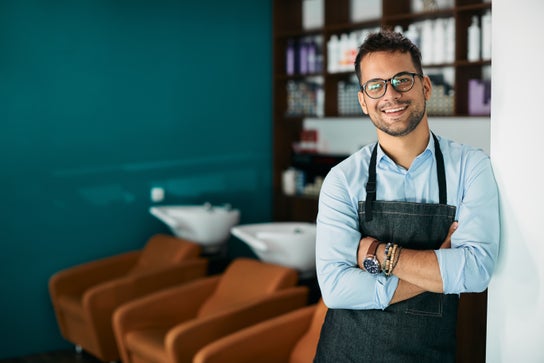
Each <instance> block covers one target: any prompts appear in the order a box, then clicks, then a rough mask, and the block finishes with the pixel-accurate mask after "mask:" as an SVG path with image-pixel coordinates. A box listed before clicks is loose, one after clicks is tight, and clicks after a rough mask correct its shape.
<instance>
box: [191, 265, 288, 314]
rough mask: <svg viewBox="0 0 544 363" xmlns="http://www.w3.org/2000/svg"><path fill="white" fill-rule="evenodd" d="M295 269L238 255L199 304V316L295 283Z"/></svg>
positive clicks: (248, 300) (231, 306) (222, 309)
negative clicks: (211, 292)
mask: <svg viewBox="0 0 544 363" xmlns="http://www.w3.org/2000/svg"><path fill="white" fill-rule="evenodd" d="M297 282H298V272H297V271H296V270H295V269H292V268H289V267H284V266H280V265H274V264H270V263H265V262H261V261H259V260H255V259H248V258H238V259H236V260H234V261H233V262H231V264H230V265H229V266H228V267H227V269H226V270H225V272H224V273H223V275H222V276H221V279H220V281H219V284H218V285H217V288H216V289H215V291H214V293H213V294H212V295H211V296H210V298H208V300H207V301H206V302H205V303H204V304H203V305H202V306H201V308H200V310H199V312H198V316H199V317H201V316H207V315H211V314H215V313H218V312H221V311H224V310H228V309H230V308H233V307H236V306H239V305H242V304H245V303H247V302H250V301H253V300H255V299H257V298H260V297H262V296H266V295H268V294H270V293H273V292H275V291H278V290H281V289H284V288H287V287H292V286H295V284H296V283H297Z"/></svg>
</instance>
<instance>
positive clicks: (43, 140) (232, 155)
mask: <svg viewBox="0 0 544 363" xmlns="http://www.w3.org/2000/svg"><path fill="white" fill-rule="evenodd" d="M271 17H272V11H271V1H270V0H266V1H262V0H259V1H247V0H230V1H221V0H208V1H185V0H177V1H174V0H171V1H168V0H130V1H128V0H127V1H123V0H41V1H40V0H3V1H0V125H1V126H0V155H1V157H0V171H1V173H2V175H1V177H0V183H1V184H0V203H1V207H0V213H1V215H0V243H1V244H2V253H1V254H0V255H1V257H0V276H1V277H0V279H1V283H0V291H1V292H2V298H1V299H0V314H1V319H0V320H1V324H0V335H1V336H2V340H0V358H4V357H12V356H19V355H25V354H31V353H36V352H41V351H48V350H55V349H60V348H67V347H69V346H70V345H69V344H68V343H67V342H66V341H64V340H63V339H62V338H61V336H60V334H59V332H58V328H57V325H56V322H55V318H54V314H53V310H52V307H51V303H50V300H49V294H48V290H47V283H48V279H49V277H50V276H51V275H52V274H53V273H54V272H56V271H58V270H60V269H63V268H66V267H68V266H71V265H74V264H77V263H81V262H84V261H89V260H92V259H96V258H99V257H103V256H108V255H111V254H115V253H118V252H121V251H126V250H129V249H135V248H140V247H141V246H142V245H143V244H144V243H145V241H146V240H147V238H148V237H150V236H151V235H152V234H154V233H157V232H168V230H167V229H166V227H165V225H164V224H162V223H161V222H160V221H158V220H156V219H155V218H154V217H152V216H151V215H150V214H149V212H148V209H149V206H150V205H151V201H150V197H149V192H150V188H151V187H152V186H162V187H164V188H165V189H166V199H165V201H164V204H171V203H172V204H173V203H183V204H193V203H197V204H200V203H204V202H206V201H210V202H212V203H214V204H218V203H231V204H232V205H233V206H234V207H236V208H240V209H241V211H242V223H251V222H259V221H266V220H269V219H270V218H271V214H272V213H271V204H272V203H271V194H272V193H271V184H272V182H271V179H272V178H271V173H272V171H271V161H272V151H271V139H272V136H271V135H272V132H271V130H272V126H271V122H272V117H271V114H272V111H271V109H272V104H271V99H272V94H271V93H272V92H271V87H272V81H271V73H272V72H271V68H272V64H271V62H272V61H271V53H272V52H271V48H272V44H271V27H272V26H271ZM229 248H230V250H229V251H230V252H229V253H230V254H231V256H236V255H244V254H247V253H248V250H247V248H246V247H245V246H244V245H242V243H241V242H239V241H233V239H232V238H231V240H230V241H229Z"/></svg>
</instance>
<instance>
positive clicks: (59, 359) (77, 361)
mask: <svg viewBox="0 0 544 363" xmlns="http://www.w3.org/2000/svg"><path fill="white" fill-rule="evenodd" d="M0 363H101V361H99V360H98V359H96V358H94V357H93V356H91V355H89V354H87V353H85V352H82V353H77V352H76V351H75V350H74V349H69V350H59V351H54V352H47V353H39V354H34V355H28V356H25V357H18V358H9V359H0Z"/></svg>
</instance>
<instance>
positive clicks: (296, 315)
mask: <svg viewBox="0 0 544 363" xmlns="http://www.w3.org/2000/svg"><path fill="white" fill-rule="evenodd" d="M314 312H315V306H307V307H304V308H300V309H297V310H295V311H292V312H290V313H286V314H283V315H280V316H278V317H276V318H272V319H269V320H265V321H263V322H261V323H258V324H256V325H253V326H249V327H248V328H245V329H242V330H240V331H237V332H235V333H233V334H230V335H227V336H225V337H223V338H220V339H219V340H216V341H214V342H213V343H210V344H208V345H206V346H204V348H202V349H201V350H200V351H198V353H197V354H196V356H195V357H194V359H193V363H223V362H237V363H254V362H259V363H277V362H288V361H289V356H290V354H291V352H292V350H293V348H294V346H295V345H296V344H297V342H298V341H299V339H300V338H301V337H302V336H303V335H304V333H305V332H306V331H307V330H308V328H309V326H310V324H311V322H312V318H313V315H314Z"/></svg>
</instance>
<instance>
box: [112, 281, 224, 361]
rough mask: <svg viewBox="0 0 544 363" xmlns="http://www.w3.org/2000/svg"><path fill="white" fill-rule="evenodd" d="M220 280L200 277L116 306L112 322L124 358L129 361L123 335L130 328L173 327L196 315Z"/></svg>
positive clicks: (122, 359) (123, 359) (120, 352)
mask: <svg viewBox="0 0 544 363" xmlns="http://www.w3.org/2000/svg"><path fill="white" fill-rule="evenodd" d="M219 280H220V276H212V277H206V278H201V279H198V280H196V281H193V282H188V283H186V284H183V285H181V286H176V287H171V288H168V289H164V290H160V291H157V292H155V293H152V294H150V295H146V296H144V297H141V298H139V299H136V300H133V301H131V302H128V303H126V304H124V305H122V306H121V307H119V308H118V309H116V310H115V312H114V313H113V318H112V325H113V332H114V335H115V340H116V342H117V347H118V349H119V354H120V356H121V361H123V362H129V361H130V359H129V352H128V350H127V349H126V345H125V338H124V337H125V335H126V334H127V333H128V332H129V331H131V330H139V329H147V328H155V327H159V328H162V327H171V326H173V325H175V324H178V323H181V322H184V321H187V320H189V319H192V318H194V317H195V316H196V314H197V313H198V309H199V308H200V305H202V303H203V302H204V301H205V300H206V299H207V298H208V297H209V296H210V295H211V294H213V292H214V291H215V288H216V286H217V284H218V283H219Z"/></svg>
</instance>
